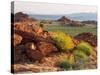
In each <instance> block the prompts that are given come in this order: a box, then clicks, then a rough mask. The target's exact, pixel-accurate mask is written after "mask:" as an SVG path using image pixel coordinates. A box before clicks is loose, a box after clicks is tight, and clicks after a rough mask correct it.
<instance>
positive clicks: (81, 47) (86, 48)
mask: <svg viewBox="0 0 100 75" xmlns="http://www.w3.org/2000/svg"><path fill="white" fill-rule="evenodd" d="M76 49H77V50H78V51H82V52H84V53H85V54H86V55H90V54H91V53H92V50H93V48H92V46H91V45H90V44H89V43H87V42H84V41H82V42H80V43H79V44H78V45H77V46H76Z"/></svg>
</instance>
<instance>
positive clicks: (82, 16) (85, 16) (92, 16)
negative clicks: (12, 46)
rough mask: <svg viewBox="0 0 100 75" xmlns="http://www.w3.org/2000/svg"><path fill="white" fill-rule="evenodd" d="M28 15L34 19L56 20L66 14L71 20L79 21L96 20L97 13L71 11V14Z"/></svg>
mask: <svg viewBox="0 0 100 75" xmlns="http://www.w3.org/2000/svg"><path fill="white" fill-rule="evenodd" d="M29 16H30V17H33V18H36V19H40V20H41V19H48V20H57V19H59V18H60V17H62V16H66V17H68V18H69V19H72V20H80V21H86V20H95V21H97V13H73V14H61V15H41V14H39V15H38V14H29Z"/></svg>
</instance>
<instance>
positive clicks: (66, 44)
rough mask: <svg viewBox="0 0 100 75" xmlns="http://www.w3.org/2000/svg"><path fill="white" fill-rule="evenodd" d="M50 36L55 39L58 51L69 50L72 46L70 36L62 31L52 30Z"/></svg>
mask: <svg viewBox="0 0 100 75" xmlns="http://www.w3.org/2000/svg"><path fill="white" fill-rule="evenodd" d="M51 38H52V39H53V40H54V41H55V43H56V45H57V47H58V48H59V50H60V51H69V50H72V49H73V48H74V43H73V40H72V37H71V36H70V35H68V34H65V33H64V32H59V31H58V32H53V34H52V35H51Z"/></svg>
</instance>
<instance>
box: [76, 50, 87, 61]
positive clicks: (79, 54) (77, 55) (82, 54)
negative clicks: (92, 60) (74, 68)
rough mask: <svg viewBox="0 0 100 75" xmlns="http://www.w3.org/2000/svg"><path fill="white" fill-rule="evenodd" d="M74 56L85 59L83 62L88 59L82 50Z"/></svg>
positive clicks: (77, 51)
mask: <svg viewBox="0 0 100 75" xmlns="http://www.w3.org/2000/svg"><path fill="white" fill-rule="evenodd" d="M74 55H75V57H79V58H80V59H83V60H86V59H87V55H86V54H85V53H84V52H83V51H81V50H75V51H74Z"/></svg>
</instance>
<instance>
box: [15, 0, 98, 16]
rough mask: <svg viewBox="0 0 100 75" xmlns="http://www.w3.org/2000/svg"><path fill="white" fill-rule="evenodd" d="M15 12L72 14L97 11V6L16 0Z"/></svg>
mask: <svg viewBox="0 0 100 75" xmlns="http://www.w3.org/2000/svg"><path fill="white" fill-rule="evenodd" d="M14 11H15V12H14V13H17V12H24V13H28V14H57V15H58V14H72V13H96V12H97V7H96V6H90V5H70V4H51V3H33V2H23V1H15V7H14Z"/></svg>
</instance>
